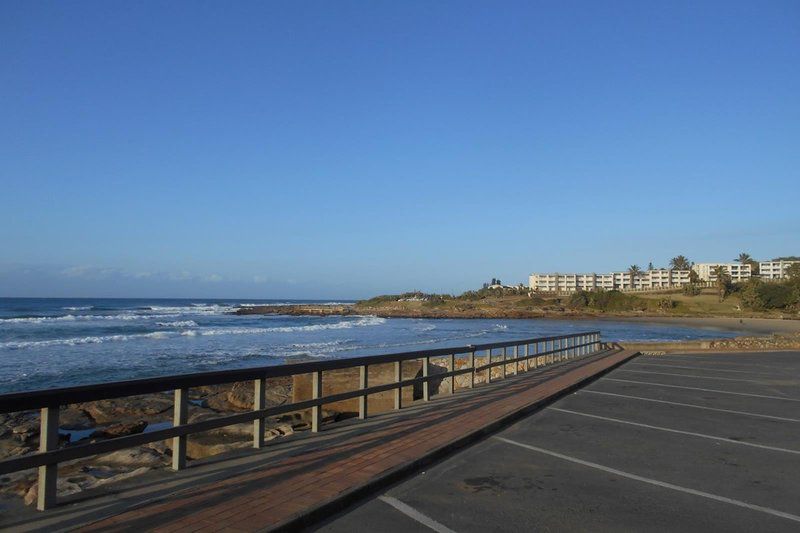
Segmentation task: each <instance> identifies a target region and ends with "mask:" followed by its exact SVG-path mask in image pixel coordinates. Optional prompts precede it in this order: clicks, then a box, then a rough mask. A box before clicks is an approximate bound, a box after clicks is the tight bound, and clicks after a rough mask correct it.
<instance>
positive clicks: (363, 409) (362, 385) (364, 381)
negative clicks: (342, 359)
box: [358, 365, 369, 420]
mask: <svg viewBox="0 0 800 533" xmlns="http://www.w3.org/2000/svg"><path fill="white" fill-rule="evenodd" d="M368 385H369V366H368V365H361V366H360V367H358V388H359V389H361V390H364V389H366V388H367V386H368ZM367 404H368V396H367V395H366V394H362V395H361V396H359V397H358V418H360V419H361V420H366V418H367V411H368V410H369V409H368V407H367Z"/></svg>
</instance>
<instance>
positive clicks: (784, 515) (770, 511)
mask: <svg viewBox="0 0 800 533" xmlns="http://www.w3.org/2000/svg"><path fill="white" fill-rule="evenodd" d="M492 438H493V439H497V440H500V441H503V442H505V443H507V444H513V445H514V446H519V447H520V448H525V449H528V450H531V451H534V452H539V453H543V454H546V455H550V456H552V457H557V458H559V459H563V460H565V461H569V462H571V463H576V464H579V465H583V466H588V467H589V468H595V469H597V470H602V471H603V472H608V473H609V474H614V475H617V476H621V477H625V478H628V479H633V480H636V481H641V482H642V483H647V484H649V485H655V486H657V487H662V488H665V489H670V490H675V491H678V492H683V493H685V494H692V495H694V496H700V497H702V498H708V499H710V500H714V501H718V502H722V503H728V504H730V505H735V506H737V507H744V508H745V509H750V510H753V511H760V512H762V513H767V514H770V515H772V516H778V517H780V518H786V519H788V520H793V521H795V522H800V516H797V515H793V514H789V513H784V512H783V511H778V510H776V509H770V508H769V507H762V506H760V505H755V504H752V503H747V502H743V501H741V500H734V499H733V498H726V497H725V496H719V495H717V494H711V493H710V492H703V491H701V490H695V489H690V488H688V487H681V486H680V485H673V484H672V483H667V482H665V481H658V480H657V479H651V478H647V477H643V476H637V475H636V474H631V473H630V472H623V471H622V470H617V469H616V468H611V467H608V466H604V465H600V464H597V463H592V462H589V461H584V460H583V459H578V458H577V457H570V456H569V455H564V454H562V453H558V452H553V451H550V450H545V449H544V448H537V447H536V446H531V445H529V444H523V443H521V442H516V441H513V440H510V439H506V438H503V437H499V436H497V435H495V436H493V437H492Z"/></svg>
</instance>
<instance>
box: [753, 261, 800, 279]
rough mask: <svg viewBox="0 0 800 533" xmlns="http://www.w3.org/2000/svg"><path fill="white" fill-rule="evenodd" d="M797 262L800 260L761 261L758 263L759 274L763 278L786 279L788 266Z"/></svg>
mask: <svg viewBox="0 0 800 533" xmlns="http://www.w3.org/2000/svg"><path fill="white" fill-rule="evenodd" d="M796 263H800V261H761V262H760V263H759V264H758V274H759V276H761V277H762V278H763V279H784V278H786V277H787V274H786V271H787V270H788V268H789V267H790V266H791V265H794V264H796Z"/></svg>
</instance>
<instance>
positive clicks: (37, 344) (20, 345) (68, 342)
mask: <svg viewBox="0 0 800 533" xmlns="http://www.w3.org/2000/svg"><path fill="white" fill-rule="evenodd" d="M175 333H177V332H175V331H154V332H152V333H132V334H129V335H103V336H87V337H73V338H70V339H49V340H45V341H12V342H3V343H0V348H8V349H11V350H19V349H24V348H46V347H48V346H78V345H81V344H102V343H104V342H119V341H129V340H135V339H165V338H167V337H169V336H170V335H173V334H175Z"/></svg>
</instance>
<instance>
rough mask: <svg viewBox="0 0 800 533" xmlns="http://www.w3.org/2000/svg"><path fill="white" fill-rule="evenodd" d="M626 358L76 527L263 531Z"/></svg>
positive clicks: (497, 389)
mask: <svg viewBox="0 0 800 533" xmlns="http://www.w3.org/2000/svg"><path fill="white" fill-rule="evenodd" d="M633 354H634V352H631V351H622V352H615V353H612V354H610V355H600V356H593V357H592V358H591V359H584V360H580V359H579V360H575V361H571V362H569V363H567V364H566V365H560V366H556V367H553V368H545V369H544V371H541V372H533V373H530V374H524V373H523V374H520V376H521V377H520V378H518V379H512V380H511V381H509V382H507V383H505V384H503V383H502V381H500V382H494V383H492V385H488V386H486V389H485V390H484V391H482V392H481V393H480V394H474V395H470V396H468V397H467V396H465V397H464V400H463V401H450V402H447V401H441V403H440V405H438V406H437V405H436V404H437V403H439V402H438V401H437V400H433V401H432V402H431V403H430V404H429V406H426V408H425V409H420V410H418V411H416V412H415V413H413V414H412V413H410V416H407V417H404V418H402V417H401V418H393V417H392V418H389V417H387V419H386V423H385V424H378V425H377V426H376V428H375V429H374V430H373V431H370V432H362V433H358V434H355V435H346V436H344V437H343V438H341V439H338V440H337V439H333V440H331V441H330V442H324V443H322V446H323V448H320V449H318V450H315V451H312V452H307V453H303V454H301V455H297V456H293V457H282V458H276V460H275V462H274V463H272V464H270V465H269V466H268V467H266V468H264V469H261V470H258V471H255V472H248V473H244V474H238V475H234V476H233V477H231V478H228V479H225V480H222V481H216V482H211V483H206V484H204V485H202V486H198V487H196V488H193V489H190V490H188V491H183V492H182V493H180V494H176V495H173V496H169V497H167V498H165V499H164V500H161V501H159V502H156V503H152V504H150V505H147V506H144V507H141V508H137V509H132V510H129V511H126V512H123V513H120V514H118V515H116V516H113V517H111V518H107V519H104V520H101V521H99V522H95V523H94V524H92V525H90V526H87V527H84V528H83V530H85V531H136V530H143V529H146V530H153V531H160V532H164V533H166V532H182V533H183V532H187V533H188V532H192V531H229V532H240V533H241V532H246V531H260V530H265V529H271V528H274V527H276V526H280V525H282V524H286V523H287V522H288V521H290V520H292V519H293V518H295V517H297V516H299V515H302V514H304V513H306V512H308V511H309V510H311V509H314V508H316V507H318V506H320V505H322V504H325V503H328V502H330V501H332V500H335V499H336V498H337V497H340V496H341V495H342V494H343V493H347V492H348V491H352V490H354V489H357V488H359V487H363V486H364V485H365V484H367V483H369V482H373V481H375V479H376V477H380V475H381V474H387V473H388V472H391V471H393V470H395V469H398V468H400V467H403V466H405V465H407V464H408V463H409V462H411V461H414V460H418V459H421V458H423V457H425V456H426V455H429V454H432V453H433V452H435V451H436V450H440V449H442V448H444V447H447V446H448V445H450V444H451V443H453V442H454V441H456V440H458V439H461V438H464V437H467V436H468V435H471V434H474V433H475V432H479V431H481V430H484V429H485V428H486V427H487V426H489V425H491V424H493V423H495V422H497V421H498V420H499V419H502V418H505V417H508V416H510V415H512V414H514V413H515V412H517V411H519V410H521V409H525V408H526V407H529V406H531V405H533V404H536V403H538V402H540V401H542V400H545V399H547V398H548V397H551V396H553V395H555V394H558V393H560V392H562V391H563V390H565V389H568V388H569V387H571V386H573V385H575V384H577V383H579V382H581V381H583V380H584V379H586V378H589V377H591V376H593V375H595V374H596V373H598V372H601V371H603V370H605V369H607V368H609V367H611V366H614V365H615V364H618V363H620V362H622V361H624V360H626V359H628V358H630V357H631V356H632V355H633ZM457 396H458V393H456V397H457ZM447 398H452V397H450V396H448V397H447ZM445 400H446V399H445Z"/></svg>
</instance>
